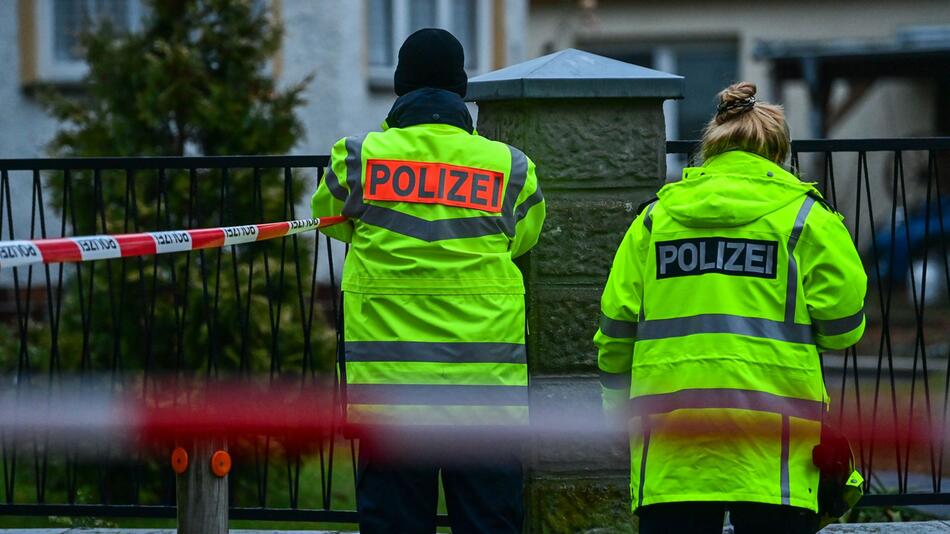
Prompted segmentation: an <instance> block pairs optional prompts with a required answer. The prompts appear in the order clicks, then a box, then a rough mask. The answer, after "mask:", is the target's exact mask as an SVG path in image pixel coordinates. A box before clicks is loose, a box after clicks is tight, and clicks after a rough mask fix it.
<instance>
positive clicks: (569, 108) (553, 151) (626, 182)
mask: <svg viewBox="0 0 950 534" xmlns="http://www.w3.org/2000/svg"><path fill="white" fill-rule="evenodd" d="M661 103H662V102H661V100H660V99H647V98H644V99H610V98H601V99H585V98H577V99H545V100H530V99H528V100H520V101H492V102H487V103H486V102H479V118H478V130H479V132H480V133H481V134H483V135H486V136H488V137H490V138H492V139H497V140H499V141H504V142H507V143H509V144H511V145H514V146H516V147H518V148H520V149H521V150H523V151H524V152H525V153H526V154H527V155H528V156H529V157H530V158H531V159H532V160H533V161H534V162H535V164H536V165H537V173H538V179H539V181H540V184H541V188H542V189H543V191H544V192H545V198H546V199H547V209H548V219H547V221H546V223H545V229H544V232H543V234H542V237H541V241H540V242H539V245H538V247H537V248H536V249H535V250H534V251H533V252H532V253H531V254H530V255H529V256H528V258H527V259H526V260H525V261H523V262H521V263H520V266H521V268H522V270H523V272H524V273H525V279H526V282H527V284H526V285H527V289H528V306H529V308H528V326H529V329H530V336H529V341H528V347H529V352H528V364H529V371H530V373H531V389H532V391H531V395H532V419H534V418H535V417H536V416H538V417H555V418H556V417H557V415H558V414H556V413H547V412H549V411H551V410H554V411H557V410H565V411H567V412H569V411H572V410H571V408H566V407H569V406H574V407H577V409H578V413H580V411H582V410H585V409H586V410H588V411H587V413H588V414H589V413H591V410H592V411H593V413H597V407H598V406H599V404H600V387H599V384H598V381H597V379H596V375H595V372H596V368H597V366H596V350H595V348H594V346H593V343H592V338H593V335H594V332H595V331H596V329H597V319H598V317H599V316H600V305H599V301H600V295H601V292H602V291H603V284H604V282H605V281H606V279H607V274H608V273H609V271H610V264H611V262H612V260H613V256H614V252H615V251H616V250H617V246H618V245H619V244H620V241H621V239H622V237H623V234H624V232H625V231H626V229H627V228H628V227H629V225H630V222H631V221H633V219H634V217H635V216H636V208H637V206H638V205H639V204H640V203H641V202H643V200H645V199H647V198H649V197H650V196H652V195H653V193H654V192H655V191H656V190H657V189H659V187H660V186H661V185H662V181H663V177H664V176H665V172H666V170H665V165H666V160H665V150H664V144H665V131H664V121H663V111H662V106H661ZM561 415H562V416H563V417H564V418H565V419H570V417H571V414H570V413H564V414H561ZM588 417H589V415H588ZM538 439H542V438H538ZM543 439H547V440H550V438H543ZM533 450H534V452H533V453H532V457H531V459H530V463H529V469H528V477H527V483H526V495H527V502H528V509H527V512H528V514H527V518H526V525H525V529H526V531H527V532H544V533H548V532H551V533H554V532H636V530H635V520H634V518H633V516H632V514H631V513H630V510H629V460H628V454H627V453H626V440H623V439H622V434H621V436H620V439H616V440H614V439H610V438H608V439H605V440H604V442H602V443H594V442H592V440H591V439H589V438H588V437H586V436H575V437H572V438H559V439H558V440H556V442H553V441H552V442H547V441H546V442H542V443H537V444H536V446H535V447H534V448H533Z"/></svg>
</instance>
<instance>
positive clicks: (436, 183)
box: [363, 159, 505, 213]
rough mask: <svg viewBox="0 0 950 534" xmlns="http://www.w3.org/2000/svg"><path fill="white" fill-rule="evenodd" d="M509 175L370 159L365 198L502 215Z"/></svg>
mask: <svg viewBox="0 0 950 534" xmlns="http://www.w3.org/2000/svg"><path fill="white" fill-rule="evenodd" d="M504 183H505V174H504V173H503V172H499V171H492V170H488V169H478V168H474V167H463V166H460V165H452V164H449V163H441V162H429V161H404V160H385V159H370V160H368V161H367V162H366V171H365V175H364V176H363V191H364V193H363V198H365V199H366V200H376V201H387V202H412V203H419V204H442V205H444V206H453V207H459V208H469V209H476V210H479V211H487V212H490V213H498V212H500V211H501V208H502V198H503V197H504V193H503V191H504Z"/></svg>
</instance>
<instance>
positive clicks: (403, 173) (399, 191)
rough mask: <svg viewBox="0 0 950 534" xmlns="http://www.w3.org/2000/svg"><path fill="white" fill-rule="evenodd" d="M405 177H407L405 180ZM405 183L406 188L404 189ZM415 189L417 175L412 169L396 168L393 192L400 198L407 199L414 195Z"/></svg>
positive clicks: (406, 166)
mask: <svg viewBox="0 0 950 534" xmlns="http://www.w3.org/2000/svg"><path fill="white" fill-rule="evenodd" d="M403 177H405V180H403ZM403 182H405V187H403ZM415 188H416V175H415V173H413V172H412V167H410V166H408V165H400V166H398V167H396V170H395V171H394V172H393V191H395V192H396V195H397V196H399V197H400V198H406V197H408V196H410V195H412V193H413V190H414V189H415Z"/></svg>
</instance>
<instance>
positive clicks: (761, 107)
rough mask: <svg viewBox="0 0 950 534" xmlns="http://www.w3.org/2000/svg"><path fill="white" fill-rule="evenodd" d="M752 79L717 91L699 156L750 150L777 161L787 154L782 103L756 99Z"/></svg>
mask: <svg viewBox="0 0 950 534" xmlns="http://www.w3.org/2000/svg"><path fill="white" fill-rule="evenodd" d="M756 91H757V88H756V86H755V84H754V83H752V82H739V83H735V84H732V85H730V86H729V87H726V88H725V89H723V90H722V91H720V92H719V98H718V100H719V102H718V105H717V106H716V113H715V114H713V116H712V119H710V121H709V124H707V125H706V129H705V130H704V131H703V145H702V152H703V158H704V159H709V158H711V157H713V156H716V155H718V154H722V153H723V152H728V151H730V150H742V151H745V152H752V153H754V154H758V155H760V156H762V157H765V158H768V159H770V160H772V161H774V162H776V163H778V164H781V163H782V162H784V161H785V158H787V157H788V152H789V148H790V143H791V140H790V138H789V134H788V126H787V125H786V124H785V112H784V111H783V110H782V106H777V105H775V104H769V103H768V102H762V101H757V100H756V96H755V94H756Z"/></svg>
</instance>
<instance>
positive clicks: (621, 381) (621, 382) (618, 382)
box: [598, 369, 630, 391]
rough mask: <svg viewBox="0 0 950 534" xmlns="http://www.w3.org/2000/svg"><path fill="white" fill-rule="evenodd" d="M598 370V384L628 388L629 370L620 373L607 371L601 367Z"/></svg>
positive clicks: (615, 387)
mask: <svg viewBox="0 0 950 534" xmlns="http://www.w3.org/2000/svg"><path fill="white" fill-rule="evenodd" d="M598 370H599V371H600V385H601V386H604V387H605V388H607V389H625V390H628V391H629V390H630V371H623V372H622V373H608V372H607V371H604V370H603V369H598Z"/></svg>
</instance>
